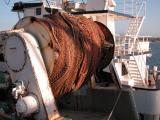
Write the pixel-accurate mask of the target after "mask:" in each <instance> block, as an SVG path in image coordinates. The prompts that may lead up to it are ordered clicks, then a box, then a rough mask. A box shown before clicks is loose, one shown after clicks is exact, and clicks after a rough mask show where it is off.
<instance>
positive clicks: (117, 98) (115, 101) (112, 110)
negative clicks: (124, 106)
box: [107, 89, 122, 120]
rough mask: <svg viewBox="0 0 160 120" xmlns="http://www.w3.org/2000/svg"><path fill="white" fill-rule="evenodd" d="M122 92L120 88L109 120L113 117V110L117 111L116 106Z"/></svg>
mask: <svg viewBox="0 0 160 120" xmlns="http://www.w3.org/2000/svg"><path fill="white" fill-rule="evenodd" d="M121 93H122V90H121V89H120V91H119V93H118V96H117V98H116V101H115V104H114V106H113V108H112V110H111V112H110V114H109V116H108V118H107V120H111V117H112V115H113V112H114V111H115V109H116V106H117V104H118V101H119V99H120V96H121Z"/></svg>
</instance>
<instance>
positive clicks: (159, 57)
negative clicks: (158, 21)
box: [147, 41, 160, 69]
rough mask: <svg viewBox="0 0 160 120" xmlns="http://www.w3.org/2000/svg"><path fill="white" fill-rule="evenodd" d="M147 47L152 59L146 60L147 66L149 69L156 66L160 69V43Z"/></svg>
mask: <svg viewBox="0 0 160 120" xmlns="http://www.w3.org/2000/svg"><path fill="white" fill-rule="evenodd" d="M149 47H150V49H151V52H152V57H148V58H147V65H150V66H151V67H153V66H158V68H159V69H160V41H156V42H151V43H150V45H149Z"/></svg>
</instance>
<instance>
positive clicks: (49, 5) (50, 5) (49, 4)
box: [46, 0, 52, 14]
mask: <svg viewBox="0 0 160 120" xmlns="http://www.w3.org/2000/svg"><path fill="white" fill-rule="evenodd" d="M46 3H47V4H48V7H49V8H50V10H51V12H50V14H52V8H51V5H50V4H49V1H48V0H46Z"/></svg>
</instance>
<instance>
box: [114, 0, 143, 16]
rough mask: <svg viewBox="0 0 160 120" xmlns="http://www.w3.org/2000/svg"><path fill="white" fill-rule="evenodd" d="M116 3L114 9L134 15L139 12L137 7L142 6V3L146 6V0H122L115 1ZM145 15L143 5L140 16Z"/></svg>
mask: <svg viewBox="0 0 160 120" xmlns="http://www.w3.org/2000/svg"><path fill="white" fill-rule="evenodd" d="M116 4H117V6H116V8H115V11H118V12H120V13H124V14H129V15H132V16H136V15H137V14H138V13H139V11H140V9H139V8H140V7H141V6H142V4H143V5H144V6H146V0H123V1H122V2H116ZM139 15H140V14H139ZM145 15H146V7H144V10H143V12H142V13H141V16H145Z"/></svg>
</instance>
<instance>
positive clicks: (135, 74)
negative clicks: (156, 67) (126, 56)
mask: <svg viewBox="0 0 160 120" xmlns="http://www.w3.org/2000/svg"><path fill="white" fill-rule="evenodd" d="M127 69H128V73H129V75H130V78H131V80H132V84H133V85H134V86H135V87H145V81H143V79H142V76H141V73H140V71H139V68H138V65H137V62H136V60H135V59H134V60H128V61H127Z"/></svg>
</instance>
